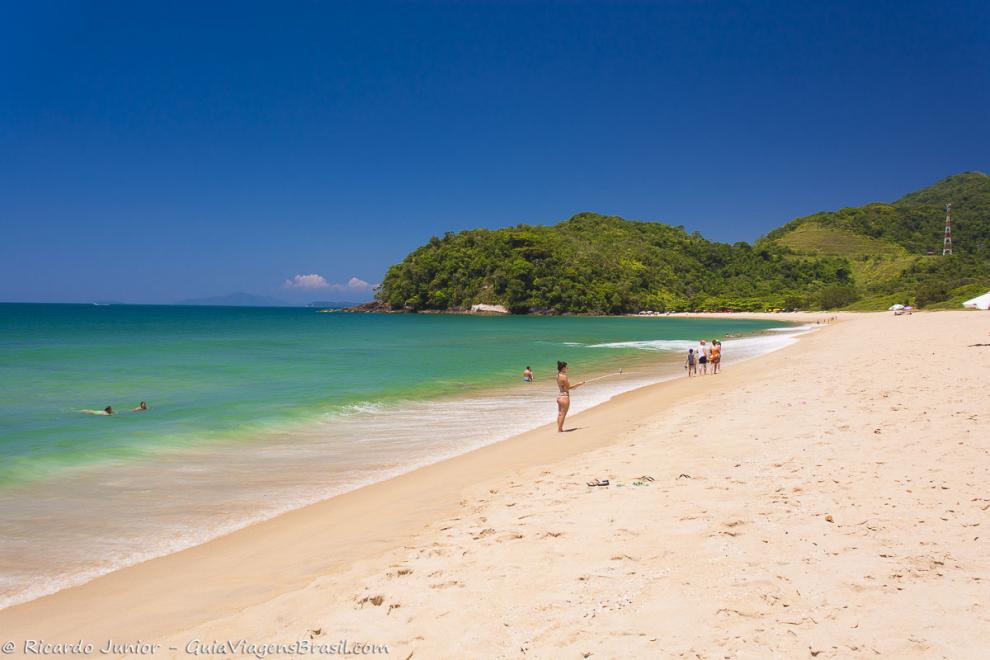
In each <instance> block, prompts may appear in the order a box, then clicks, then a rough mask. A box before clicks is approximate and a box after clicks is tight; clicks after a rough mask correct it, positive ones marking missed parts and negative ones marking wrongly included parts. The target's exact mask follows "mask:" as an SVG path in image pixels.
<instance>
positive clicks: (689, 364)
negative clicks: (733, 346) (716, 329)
mask: <svg viewBox="0 0 990 660" xmlns="http://www.w3.org/2000/svg"><path fill="white" fill-rule="evenodd" d="M709 367H711V370H712V371H711V373H712V375H715V374H717V373H718V372H719V370H720V369H721V367H722V342H720V341H719V340H717V339H713V340H712V341H711V343H708V342H706V341H705V340H704V339H702V340H701V341H700V342H698V348H697V349H694V348H689V349H688V354H687V360H685V361H684V368H685V369H687V372H688V378H690V377H692V376H697V375H698V373H699V369H700V372H701V375H703V376H705V375H708V368H709Z"/></svg>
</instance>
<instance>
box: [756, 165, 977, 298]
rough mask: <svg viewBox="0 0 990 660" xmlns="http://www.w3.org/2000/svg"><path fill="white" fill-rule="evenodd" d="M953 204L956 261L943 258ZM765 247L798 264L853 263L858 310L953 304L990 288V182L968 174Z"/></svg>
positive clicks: (825, 220)
mask: <svg viewBox="0 0 990 660" xmlns="http://www.w3.org/2000/svg"><path fill="white" fill-rule="evenodd" d="M949 202H951V203H952V211H953V212H952V216H953V243H954V250H953V255H952V256H951V257H945V258H943V257H942V235H943V229H944V226H945V204H946V203H949ZM757 245H758V246H762V247H771V246H773V247H778V248H780V249H783V250H785V251H787V252H788V253H790V254H791V255H793V256H794V257H795V258H801V257H808V256H819V255H828V256H832V257H839V258H844V259H846V260H847V261H848V263H849V268H850V270H851V272H852V279H853V282H854V286H855V289H856V297H857V298H858V300H856V301H855V302H853V303H851V304H850V305H849V308H850V309H876V308H882V307H886V306H888V305H889V304H891V303H893V302H912V303H920V304H922V305H929V306H936V305H938V304H940V303H949V304H951V303H953V302H954V301H955V298H956V297H958V296H955V295H954V294H953V291H955V290H957V289H959V288H960V287H969V288H970V289H980V288H983V290H984V291H985V290H986V289H990V177H988V176H987V175H985V174H982V173H979V172H966V173H963V174H957V175H955V176H951V177H948V178H947V179H943V180H942V181H939V182H938V183H936V184H934V185H932V186H929V187H927V188H924V189H922V190H919V191H916V192H913V193H910V194H908V195H905V196H904V197H902V198H901V199H899V200H897V201H896V202H893V203H892V204H881V203H877V204H867V205H865V206H861V207H857V208H845V209H841V210H839V211H829V212H824V213H816V214H814V215H810V216H807V217H803V218H797V219H795V220H792V221H791V222H789V223H787V224H786V225H784V226H782V227H780V228H779V229H776V230H774V231H772V232H770V233H769V234H767V236H766V237H765V238H763V239H761V240H760V241H758V242H757Z"/></svg>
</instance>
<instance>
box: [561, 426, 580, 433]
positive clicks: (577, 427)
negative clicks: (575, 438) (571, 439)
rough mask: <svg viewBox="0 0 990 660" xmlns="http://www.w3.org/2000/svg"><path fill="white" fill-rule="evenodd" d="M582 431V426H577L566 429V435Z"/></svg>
mask: <svg viewBox="0 0 990 660" xmlns="http://www.w3.org/2000/svg"><path fill="white" fill-rule="evenodd" d="M580 430H581V427H580V426H575V427H572V428H569V429H564V433H570V432H571V431H580Z"/></svg>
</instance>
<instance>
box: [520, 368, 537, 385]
mask: <svg viewBox="0 0 990 660" xmlns="http://www.w3.org/2000/svg"><path fill="white" fill-rule="evenodd" d="M523 380H524V381H525V382H527V383H535V382H536V379H535V378H533V370H532V369H530V368H529V367H526V369H525V370H524V371H523Z"/></svg>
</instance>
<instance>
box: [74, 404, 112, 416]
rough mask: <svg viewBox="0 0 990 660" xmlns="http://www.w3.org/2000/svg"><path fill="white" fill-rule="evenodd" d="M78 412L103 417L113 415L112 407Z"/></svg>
mask: <svg viewBox="0 0 990 660" xmlns="http://www.w3.org/2000/svg"><path fill="white" fill-rule="evenodd" d="M79 412H81V413H83V414H86V415H103V416H106V415H113V414H115V413H114V411H113V406H107V407H106V408H104V409H103V410H80V411H79Z"/></svg>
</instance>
